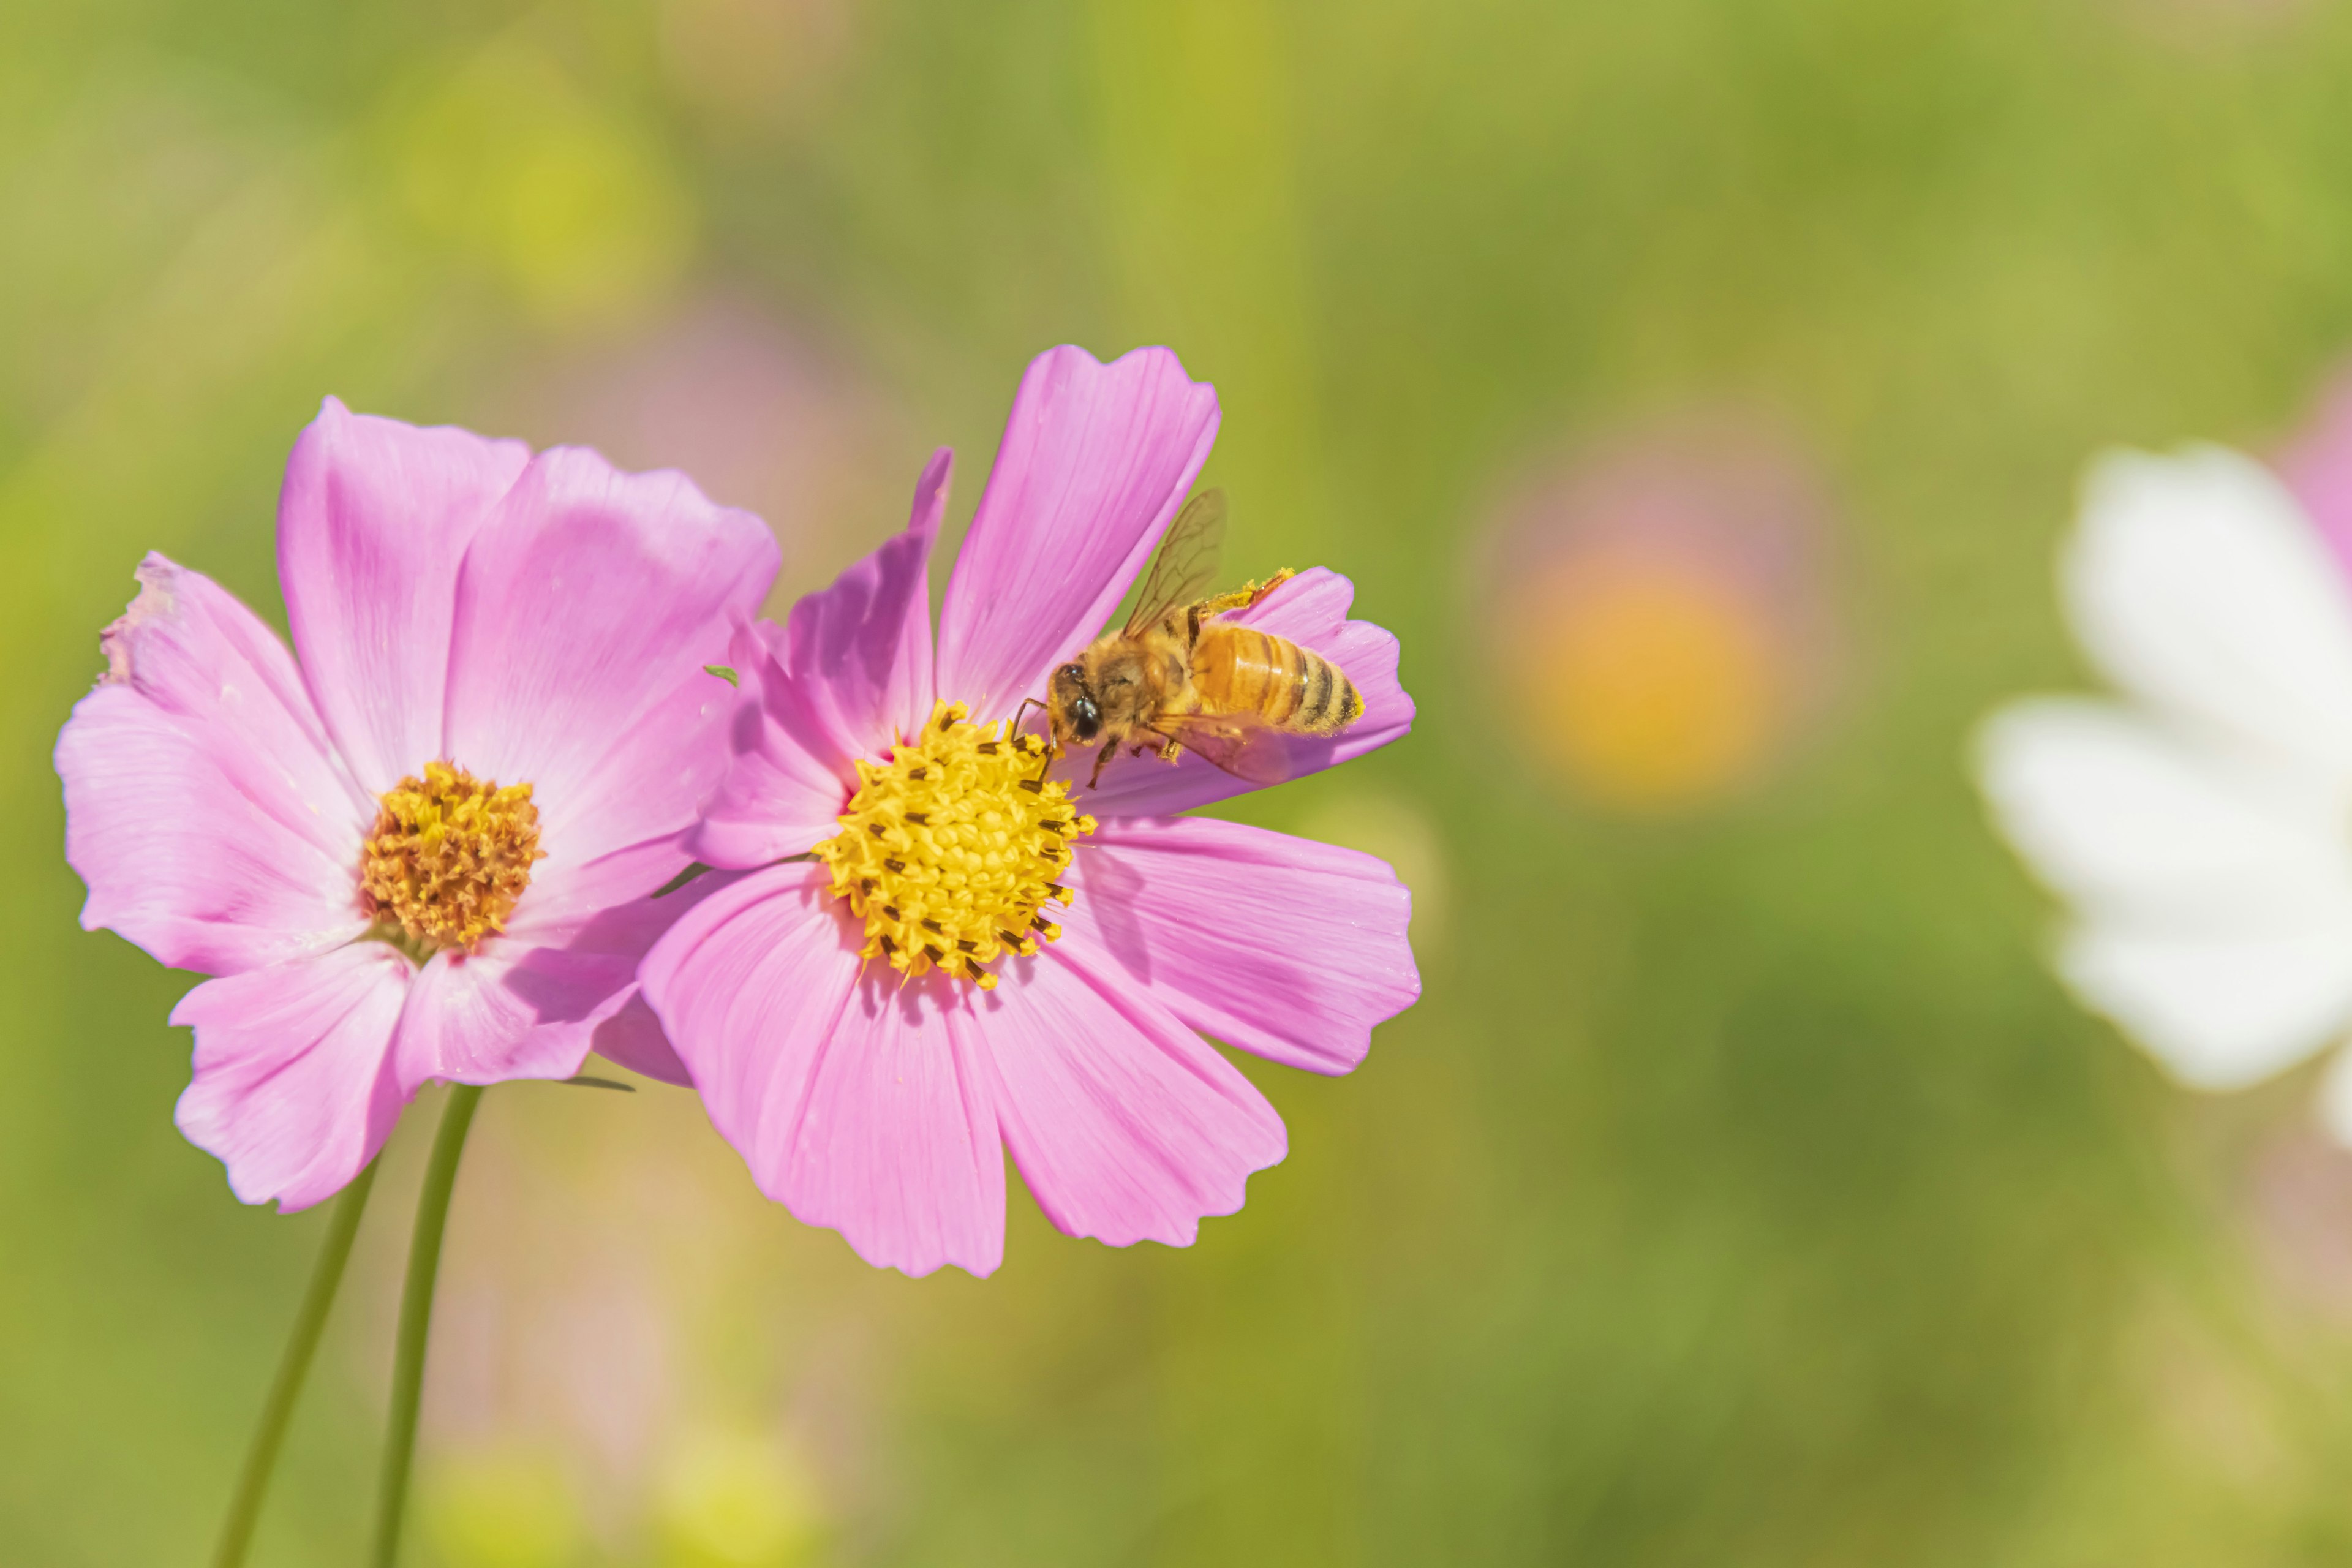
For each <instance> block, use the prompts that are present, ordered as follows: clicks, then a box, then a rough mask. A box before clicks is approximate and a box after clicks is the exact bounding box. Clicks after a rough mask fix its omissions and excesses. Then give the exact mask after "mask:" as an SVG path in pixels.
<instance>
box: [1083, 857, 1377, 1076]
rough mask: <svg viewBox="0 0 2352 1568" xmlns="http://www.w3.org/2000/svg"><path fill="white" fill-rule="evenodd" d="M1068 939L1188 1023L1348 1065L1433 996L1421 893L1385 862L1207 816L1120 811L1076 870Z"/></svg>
mask: <svg viewBox="0 0 2352 1568" xmlns="http://www.w3.org/2000/svg"><path fill="white" fill-rule="evenodd" d="M1070 881H1071V885H1072V886H1073V887H1075V888H1076V890H1077V897H1076V900H1073V901H1072V903H1071V904H1070V906H1069V908H1068V909H1067V910H1065V911H1063V912H1062V913H1061V914H1060V915H1059V916H1058V917H1057V918H1058V919H1059V920H1060V921H1061V924H1062V926H1063V937H1062V945H1063V946H1065V947H1067V948H1068V949H1069V950H1070V951H1071V952H1087V953H1096V952H1101V953H1105V954H1107V955H1108V957H1109V958H1110V959H1111V960H1112V961H1113V962H1114V963H1117V965H1118V969H1119V971H1120V972H1121V973H1123V974H1124V975H1125V976H1126V978H1127V980H1128V982H1129V984H1131V985H1132V986H1133V987H1135V988H1139V989H1142V990H1146V991H1149V992H1150V994H1152V995H1154V996H1156V997H1158V998H1159V999H1160V1001H1161V1002H1163V1003H1165V1004H1166V1005H1167V1006H1168V1008H1169V1010H1170V1011H1171V1012H1172V1013H1174V1014H1175V1015H1176V1016H1177V1017H1178V1018H1180V1019H1181V1020H1182V1021H1183V1022H1184V1024H1185V1025H1186V1026H1189V1027H1191V1028H1194V1029H1198V1030H1201V1031H1202V1033H1204V1034H1208V1035H1213V1036H1214V1037H1216V1038H1218V1039H1220V1040H1223V1042H1224V1043H1225V1044H1227V1045H1229V1046H1233V1047H1237V1048H1238V1049H1241V1050H1244V1051H1248V1052H1250V1053H1252V1054H1253V1055H1255V1056H1261V1057H1264V1058H1266V1059H1267V1060H1269V1061H1276V1062H1280V1063H1282V1064H1283V1065H1284V1066H1286V1067H1295V1068H1305V1069H1306V1070H1307V1071H1308V1072H1320V1073H1343V1072H1347V1071H1349V1070H1350V1069H1351V1068H1354V1067H1355V1066H1356V1065H1357V1064H1358V1063H1359V1062H1360V1061H1362V1060H1363V1059H1364V1054H1365V1052H1366V1051H1368V1050H1369V1049H1370V1047H1371V1036H1372V1026H1374V1025H1376V1024H1379V1023H1381V1022H1383V1021H1385V1020H1387V1019H1389V1018H1392V1017H1394V1016H1396V1015H1397V1014H1399V1013H1401V1012H1402V1011H1404V1009H1406V1008H1407V1007H1410V1006H1411V1005H1412V1004H1413V1002H1414V1000H1415V999H1416V998H1418V997H1419V996H1420V994H1421V974H1420V972H1419V971H1418V969H1416V967H1415V966H1414V963H1413V957H1412V945H1411V944H1410V943H1409V942H1407V941H1406V938H1405V927H1406V924H1407V922H1408V921H1409V920H1410V918H1411V915H1412V895H1411V894H1410V893H1409V892H1407V891H1406V890H1405V889H1404V887H1403V886H1402V884H1401V883H1399V882H1398V880H1397V879H1396V873H1395V872H1393V871H1391V869H1390V868H1389V867H1388V864H1387V863H1386V862H1385V861H1382V860H1379V859H1376V858H1373V857H1372V856H1370V855H1364V854H1360V853H1359V852H1357V851H1356V850H1353V849H1342V848H1340V847H1338V846H1336V845H1330V844H1319V843H1317V842H1316V841H1315V840H1313V839H1311V838H1294V837H1290V836H1289V835H1287V834H1283V833H1271V832H1268V831H1267V830H1265V828H1262V827H1247V826H1243V825H1242V824H1240V823H1237V822H1219V821H1215V820H1213V819H1211V818H1207V817H1174V818H1168V819H1164V820H1158V821H1153V820H1144V821H1122V822H1106V823H1104V824H1103V825H1102V827H1101V829H1100V831H1099V832H1097V834H1096V835H1095V837H1091V838H1088V839H1086V840H1083V841H1082V842H1081V843H1080V845H1079V847H1078V853H1077V858H1076V862H1075V864H1074V865H1073V867H1072V868H1071V877H1070Z"/></svg>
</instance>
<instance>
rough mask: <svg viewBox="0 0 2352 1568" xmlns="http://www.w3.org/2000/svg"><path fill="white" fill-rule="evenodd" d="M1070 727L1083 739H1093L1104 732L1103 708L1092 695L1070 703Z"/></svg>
mask: <svg viewBox="0 0 2352 1568" xmlns="http://www.w3.org/2000/svg"><path fill="white" fill-rule="evenodd" d="M1070 728H1071V729H1072V730H1074V731H1076V732H1077V737H1078V739H1079V740H1081V741H1091V740H1093V739H1094V738H1095V737H1096V736H1097V735H1098V734H1100V733H1102V710H1101V709H1099V708H1097V707H1096V706H1095V700H1094V699H1093V698H1091V697H1081V698H1079V699H1078V700H1076V701H1075V702H1073V703H1071V704H1070Z"/></svg>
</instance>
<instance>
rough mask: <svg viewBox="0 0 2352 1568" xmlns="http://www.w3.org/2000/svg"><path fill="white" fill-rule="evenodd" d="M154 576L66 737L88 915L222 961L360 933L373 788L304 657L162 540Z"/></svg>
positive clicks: (242, 961) (145, 582) (269, 956)
mask: <svg viewBox="0 0 2352 1568" xmlns="http://www.w3.org/2000/svg"><path fill="white" fill-rule="evenodd" d="M139 579H140V582H141V584H142V590H141V593H140V595H139V597H138V599H137V600H136V601H135V602H134V603H133V604H132V605H131V608H130V610H129V611H128V612H126V613H125V614H124V616H122V618H121V620H119V621H117V622H116V623H115V624H114V625H113V626H110V627H109V628H108V630H107V632H106V636H105V639H104V640H105V646H106V650H107V656H108V658H109V661H110V665H111V667H112V668H111V669H110V673H109V674H108V676H107V678H106V679H105V680H104V681H102V682H101V683H100V686H99V687H98V689H96V690H95V691H92V692H91V693H90V694H89V696H87V697H85V698H83V699H82V700H81V701H80V702H79V703H77V704H76V705H75V707H74V711H73V717H72V718H71V719H69V720H68V721H66V726H65V729H64V731H63V732H62V733H60V734H59V735H58V747H57V768H58V776H59V777H60V778H62V779H63V780H64V781H65V795H66V858H67V859H68V861H69V862H71V863H72V865H73V868H74V869H75V870H77V871H79V872H80V873H81V877H82V879H83V880H84V881H85V882H87V883H89V901H88V902H87V903H85V904H84V905H83V906H82V914H81V921H82V925H83V927H84V929H86V930H89V931H96V930H98V929H99V928H100V927H101V926H104V927H110V928H111V929H113V930H115V931H120V932H121V933H122V935H124V936H125V937H128V938H129V939H130V940H131V941H132V942H137V943H138V944H139V945H140V946H141V947H142V948H144V949H146V950H147V952H150V953H152V954H153V955H154V956H155V957H156V958H158V959H160V960H162V961H163V963H168V964H172V965H173V966H174V967H176V968H182V969H194V970H199V971H202V972H205V973H215V974H220V973H236V972H238V971H241V970H247V969H257V968H260V967H263V966H265V965H268V964H273V963H280V962H282V961H285V960H288V959H290V958H294V957H297V956H299V955H300V954H302V953H306V952H318V951H320V950H321V949H324V948H329V947H332V946H335V945H337V944H338V943H341V942H347V941H349V940H350V939H351V938H352V937H353V936H356V935H357V934H358V933H359V932H360V931H362V929H364V927H365V925H366V923H367V922H366V921H364V920H363V919H362V918H361V915H360V912H359V901H358V900H359V863H360V835H361V833H362V829H363V827H364V825H365V824H366V823H367V822H368V821H369V820H370V819H371V817H372V815H373V803H372V802H363V801H362V798H361V796H360V795H359V794H358V792H357V791H356V790H355V789H354V788H353V787H352V784H351V782H350V780H348V779H347V778H345V777H344V776H343V775H342V774H341V773H340V771H339V770H338V769H337V768H336V766H335V764H334V763H332V762H331V760H330V757H329V752H328V743H327V738H326V733H325V731H324V728H323V727H322V726H321V724H320V720H319V716H318V713H317V711H316V710H314V709H313V708H312V707H311V705H310V696H309V694H308V693H307V692H305V691H304V690H303V688H302V679H301V676H300V675H299V672H298V671H297V670H296V669H295V668H294V661H293V659H291V658H289V657H288V655H287V652H286V649H285V647H284V646H283V645H281V644H280V643H279V642H278V639H277V638H276V637H273V636H271V635H270V632H269V629H268V627H267V626H263V625H262V624H261V623H260V622H259V621H258V620H257V619H256V618H255V617H254V616H253V614H252V613H251V612H250V611H248V610H247V609H246V607H245V606H244V605H240V604H238V603H237V602H236V600H235V599H234V598H232V597H230V596H229V595H228V594H227V593H226V592H225V591H224V590H223V589H222V588H221V587H220V586H219V585H218V584H215V583H214V582H213V581H212V580H211V579H209V578H207V577H205V576H204V575H203V574H201V573H196V572H190V571H187V570H185V569H184V568H183V567H179V566H175V565H173V563H171V562H169V561H167V560H165V559H164V558H163V557H162V556H161V555H150V556H149V557H148V558H147V560H146V562H145V563H144V564H142V566H141V567H140V569H139ZM363 813H364V814H366V815H363Z"/></svg>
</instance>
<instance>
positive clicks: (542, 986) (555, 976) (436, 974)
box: [393, 939, 635, 1095]
mask: <svg viewBox="0 0 2352 1568" xmlns="http://www.w3.org/2000/svg"><path fill="white" fill-rule="evenodd" d="M634 968H635V965H634V963H632V962H631V961H630V960H628V959H626V958H616V957H614V956H613V955H612V954H610V953H604V952H587V953H572V952H563V951H562V950H559V949H554V948H534V947H526V946H523V945H521V944H520V943H516V942H498V941H497V940H496V939H493V940H492V942H487V943H485V944H484V945H483V946H482V948H481V949H480V950H479V951H478V952H473V953H464V952H455V951H445V952H436V953H435V954H434V955H433V958H432V960H431V962H429V963H426V964H425V967H424V968H423V969H421V970H419V971H417V973H416V979H415V983H414V984H412V985H411V986H410V987H409V994H408V1005H407V1006H406V1007H405V1008H404V1009H403V1011H402V1013H401V1016H400V1029H399V1032H398V1035H397V1037H395V1039H394V1042H393V1062H394V1069H395V1071H396V1073H397V1076H398V1079H399V1082H400V1087H401V1091H402V1092H403V1093H404V1095H413V1094H415V1092H416V1090H417V1089H419V1088H421V1087H422V1086H423V1085H425V1083H428V1082H430V1081H432V1080H434V1079H439V1080H441V1081H442V1082H445V1083H500V1082H504V1081H505V1080H507V1079H519V1078H570V1077H571V1076H572V1074H574V1073H576V1072H578V1071H579V1070H580V1064H581V1063H582V1062H583V1061H584V1060H586V1059H587V1057H588V1050H589V1047H590V1045H591V1043H592V1041H593V1037H594V1035H595V1033H596V1030H597V1028H598V1026H601V1025H602V1024H603V1023H604V1020H605V1019H606V1018H608V1017H610V1016H613V1015H614V1013H617V1012H618V1011H620V1008H621V1005H622V1004H623V1003H624V1002H625V1001H626V1000H627V999H628V997H629V995H630V994H631V992H632V989H633V982H634V980H635V974H634V973H633V971H634Z"/></svg>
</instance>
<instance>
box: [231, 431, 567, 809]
mask: <svg viewBox="0 0 2352 1568" xmlns="http://www.w3.org/2000/svg"><path fill="white" fill-rule="evenodd" d="M529 461H530V447H526V446H524V445H523V444H522V443H521V442H520V441H491V440H486V439H484V438H483V437H479V436H477V435H475V434H473V433H472V432H471V431H467V430H457V429H452V428H448V427H446V426H445V427H442V428H438V429H430V430H420V429H418V428H416V427H415V426H413V425H403V424H401V423H400V422H398V421H397V420H393V419H379V418H375V417H373V416H369V415H360V414H353V413H352V412H351V411H350V410H348V409H346V408H345V407H344V406H343V405H341V403H339V402H337V401H336V400H335V399H333V398H331V397H330V398H328V399H327V401H326V405H325V406H324V407H323V408H321V409H320V412H319V417H318V418H316V419H314V420H312V421H311V422H310V426H309V427H308V428H307V429H305V430H304V431H303V432H302V434H301V437H300V438H299V439H298V440H297V441H296V442H295V443H294V455H293V457H292V458H290V459H289V460H288V462H287V465H286V484H285V489H284V490H283V491H282V492H281V493H280V495H279V497H278V586H279V587H280V589H281V590H282V591H283V592H284V594H285V595H286V615H287V619H288V621H289V623H290V625H291V626H292V627H293V631H294V646H295V647H297V648H299V649H300V650H301V654H302V670H303V674H304V676H305V677H306V679H308V680H309V682H310V691H311V694H312V695H313V696H314V697H315V698H316V699H317V700H318V704H319V710H320V712H321V713H323V714H324V715H325V716H326V721H327V728H328V729H329V730H330V731H332V733H333V735H334V737H335V742H336V744H337V746H338V747H340V748H341V752H342V754H343V756H344V758H345V759H346V760H347V761H348V762H349V763H350V764H351V767H352V772H353V773H355V774H356V775H357V776H358V779H359V782H360V784H362V786H363V787H364V788H365V789H366V790H367V792H368V795H369V796H370V798H371V799H373V797H374V796H376V795H382V794H383V792H384V791H385V790H387V789H390V788H391V787H392V786H393V785H394V784H397V783H398V782H399V781H400V780H401V778H402V777H403V776H404V775H406V774H409V773H415V772H416V771H417V770H418V769H419V768H421V767H423V766H424V765H425V763H428V762H431V761H432V760H434V759H435V758H436V757H437V756H439V755H440V754H441V722H442V700H443V694H444V691H445V689H446V685H447V682H448V673H449V631H450V616H451V613H452V610H453V607H454V605H455V603H456V596H457V571H458V563H460V562H462V561H463V560H464V559H465V555H466V546H467V543H468V542H470V541H471V540H472V539H473V537H474V533H475V531H476V530H477V529H478V528H479V527H480V526H481V525H482V522H483V521H484V519H486V518H487V517H488V515H489V511H490V509H491V508H492V507H493V506H495V505H496V504H497V502H498V500H499V497H501V496H503V495H504V494H506V492H507V489H508V487H509V486H510V485H512V484H513V483H514V481H515V478H516V476H517V475H519V474H520V473H521V472H522V470H523V465H524V464H525V463H527V462H529Z"/></svg>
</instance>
